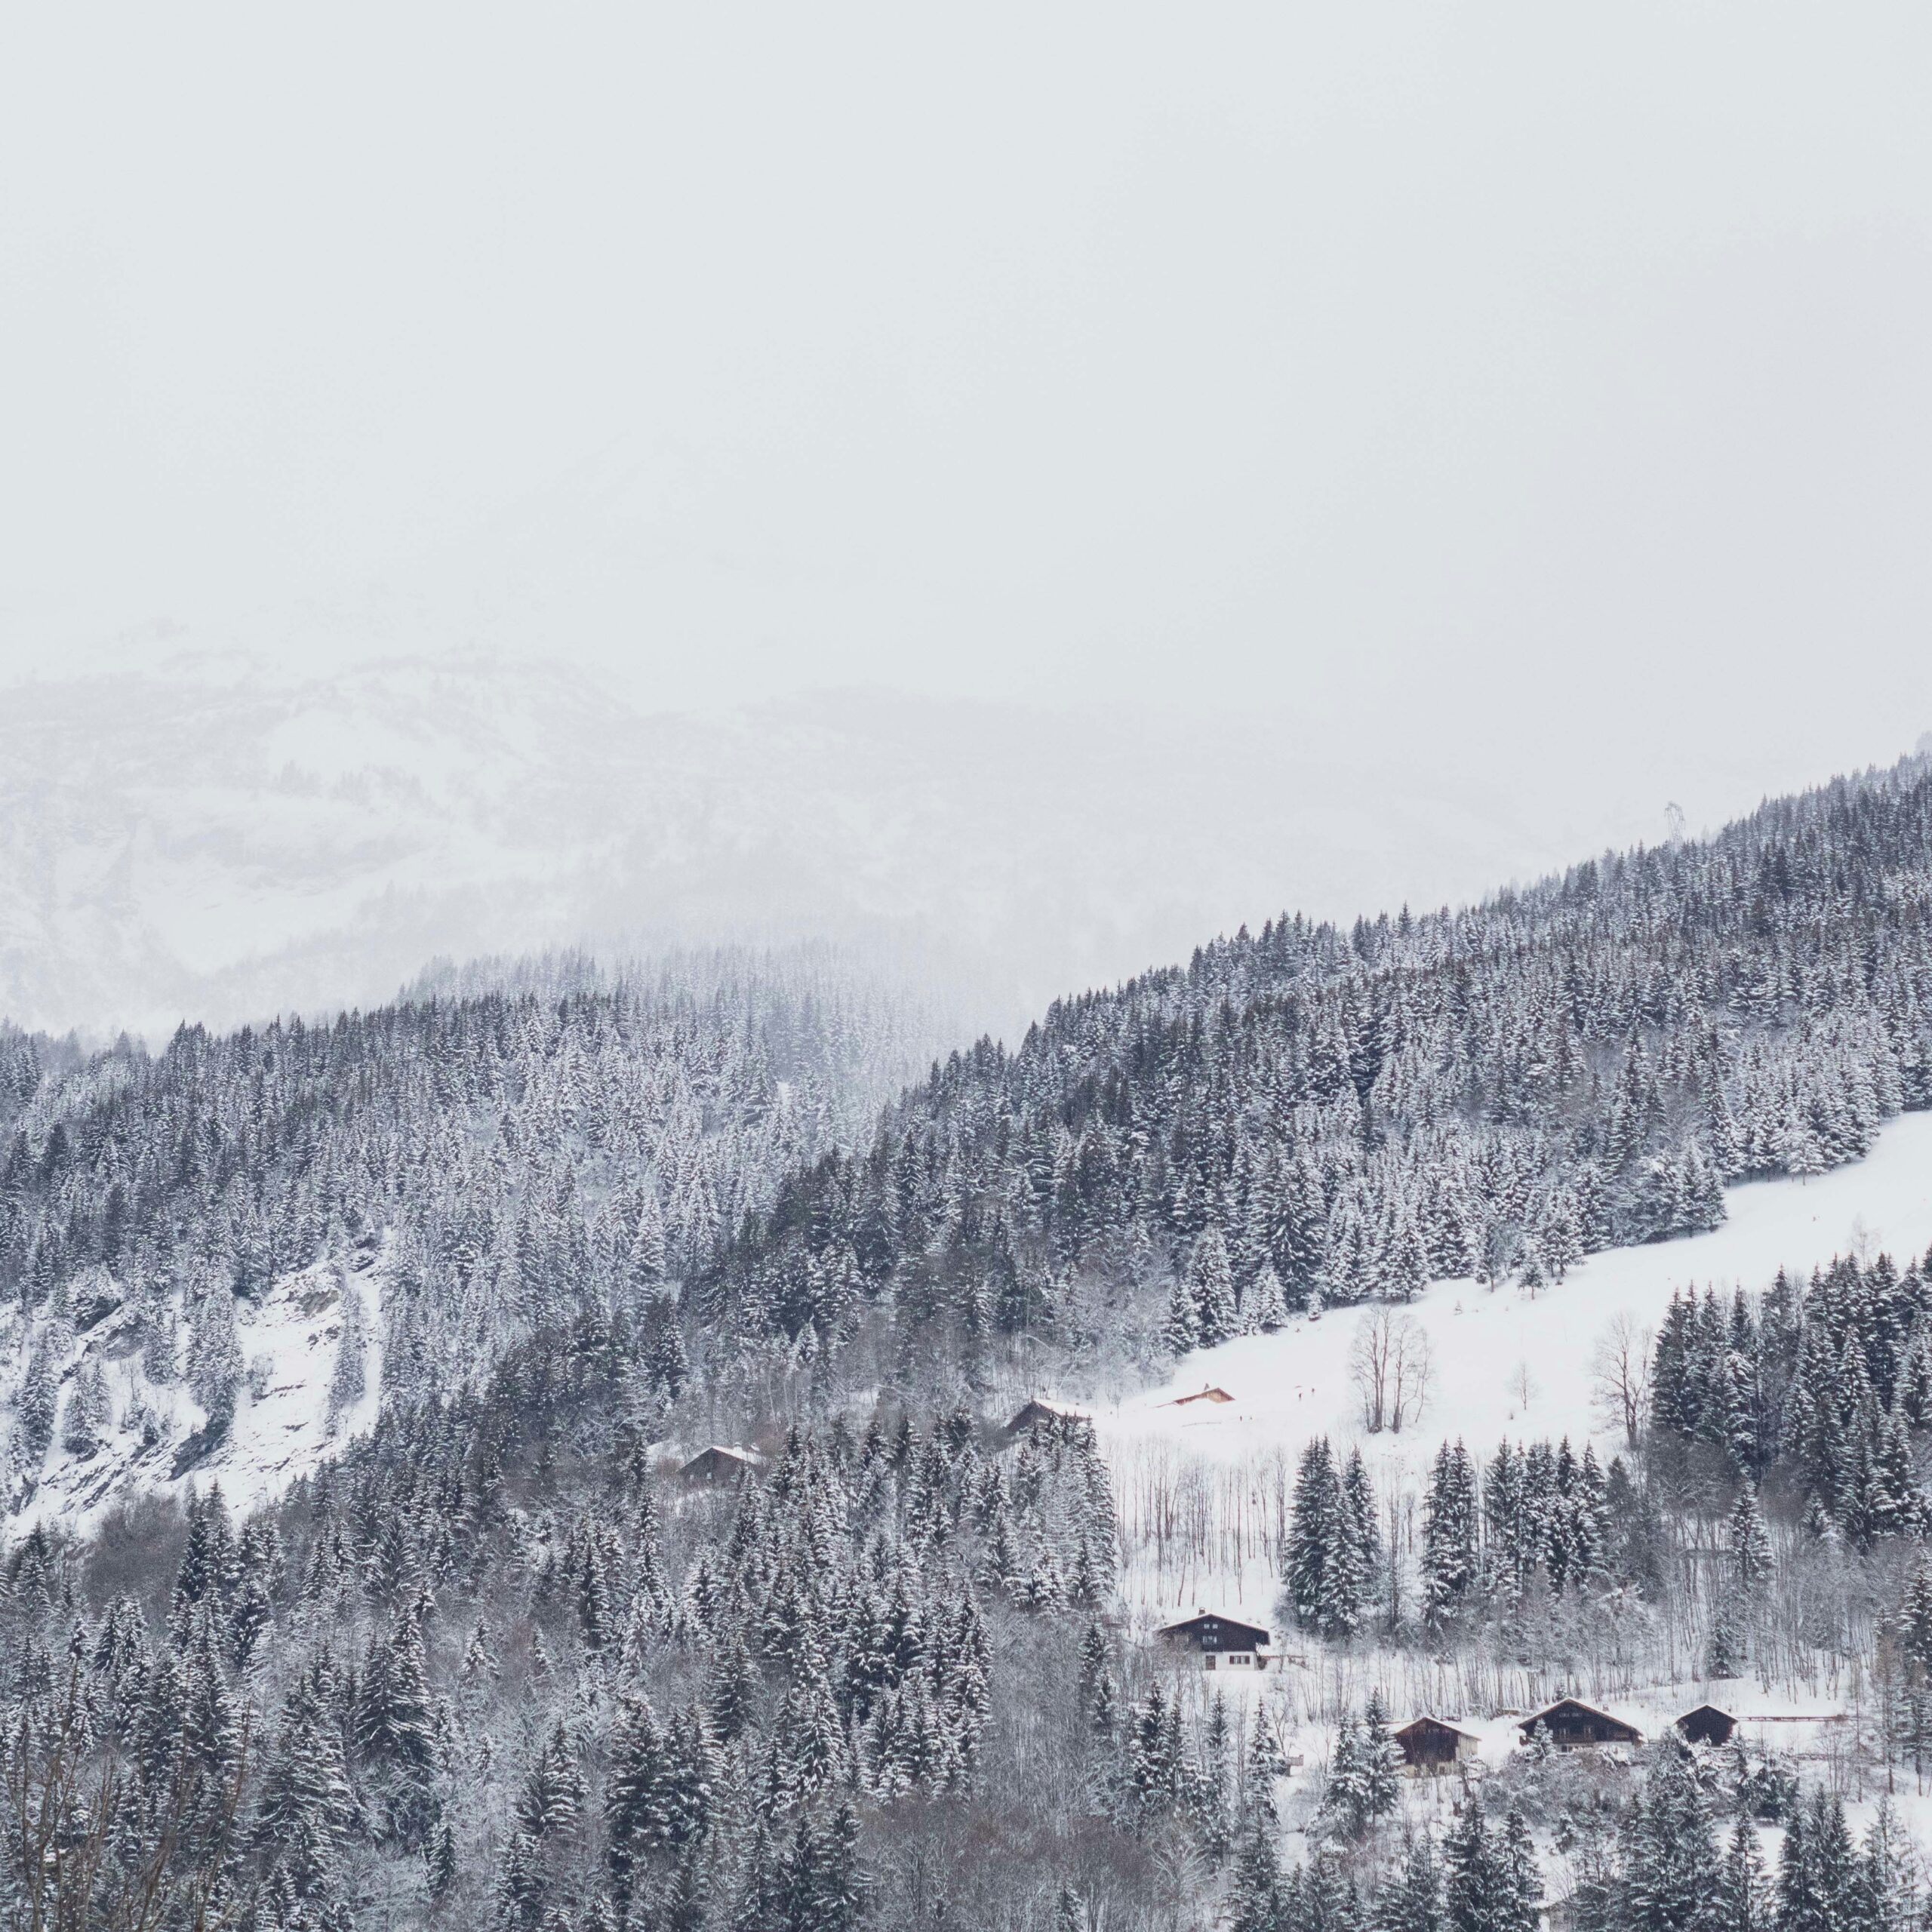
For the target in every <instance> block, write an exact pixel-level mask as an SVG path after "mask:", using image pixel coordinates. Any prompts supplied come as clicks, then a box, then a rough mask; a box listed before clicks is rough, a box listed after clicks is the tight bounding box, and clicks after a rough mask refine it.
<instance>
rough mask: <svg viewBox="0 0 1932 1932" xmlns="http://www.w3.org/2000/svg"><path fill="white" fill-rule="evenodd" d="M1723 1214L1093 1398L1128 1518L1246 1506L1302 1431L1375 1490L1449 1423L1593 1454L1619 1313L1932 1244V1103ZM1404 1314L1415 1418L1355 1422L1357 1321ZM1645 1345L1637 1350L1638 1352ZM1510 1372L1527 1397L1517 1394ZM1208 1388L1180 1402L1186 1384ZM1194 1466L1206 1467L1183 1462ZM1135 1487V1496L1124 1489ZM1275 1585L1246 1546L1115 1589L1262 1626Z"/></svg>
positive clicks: (1483, 1435) (1603, 1441)
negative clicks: (1416, 1373) (1600, 1381)
mask: <svg viewBox="0 0 1932 1932" xmlns="http://www.w3.org/2000/svg"><path fill="white" fill-rule="evenodd" d="M1725 1202H1726V1206H1727V1209H1728V1219H1727V1220H1726V1222H1725V1223H1724V1226H1722V1227H1721V1228H1719V1229H1716V1230H1715V1232H1712V1233H1710V1234H1707V1235H1695V1236H1693V1237H1691V1238H1687V1239H1685V1240H1682V1241H1666V1242H1662V1243H1659V1244H1656V1245H1654V1246H1651V1247H1628V1248H1617V1249H1614V1250H1612V1251H1611V1252H1609V1253H1607V1254H1598V1255H1593V1256H1592V1257H1590V1258H1589V1260H1587V1261H1586V1262H1585V1263H1583V1264H1582V1265H1581V1266H1579V1267H1577V1268H1576V1269H1573V1270H1571V1272H1570V1274H1569V1275H1568V1276H1567V1278H1565V1279H1564V1281H1561V1283H1558V1284H1555V1285H1552V1286H1550V1287H1545V1288H1543V1289H1541V1290H1540V1291H1537V1293H1535V1294H1531V1293H1530V1292H1529V1291H1526V1290H1524V1289H1522V1288H1520V1287H1515V1286H1514V1285H1507V1286H1503V1287H1497V1288H1495V1289H1493V1290H1492V1289H1490V1288H1486V1287H1483V1286H1482V1285H1481V1284H1479V1283H1477V1282H1475V1281H1444V1282H1439V1283H1438V1284H1435V1286H1433V1287H1431V1288H1429V1290H1427V1291H1426V1292H1425V1293H1424V1294H1422V1295H1420V1296H1419V1297H1417V1299H1416V1300H1414V1302H1412V1303H1409V1304H1407V1306H1405V1307H1403V1308H1401V1309H1395V1310H1389V1309H1388V1308H1387V1307H1386V1305H1383V1304H1379V1303H1378V1304H1374V1305H1373V1306H1371V1307H1370V1308H1368V1309H1360V1308H1331V1309H1329V1310H1328V1311H1327V1312H1326V1313H1324V1315H1321V1317H1320V1318H1319V1319H1318V1320H1315V1321H1309V1320H1308V1319H1307V1318H1305V1317H1304V1318H1297V1319H1296V1320H1294V1321H1292V1322H1291V1323H1290V1324H1289V1325H1288V1326H1287V1327H1285V1328H1284V1329H1281V1331H1278V1333H1276V1334H1272V1335H1255V1336H1244V1337H1241V1339H1239V1340H1235V1341H1232V1342H1229V1343H1224V1344H1223V1345H1222V1346H1220V1347H1219V1348H1214V1349H1201V1350H1198V1351H1196V1352H1195V1353H1193V1354H1192V1355H1189V1356H1187V1357H1186V1358H1185V1359H1184V1360H1183V1361H1182V1362H1181V1363H1180V1365H1179V1367H1178V1368H1177V1371H1176V1372H1175V1374H1174V1377H1173V1379H1172V1380H1171V1382H1169V1383H1168V1384H1167V1385H1166V1386H1163V1387H1161V1388H1158V1389H1152V1390H1150V1391H1147V1392H1143V1393H1141V1394H1139V1395H1134V1396H1131V1397H1129V1398H1126V1399H1125V1400H1124V1401H1119V1402H1117V1403H1114V1404H1105V1403H1103V1404H1098V1405H1094V1404H1088V1405H1086V1406H1088V1407H1090V1408H1091V1409H1092V1411H1093V1414H1094V1421H1095V1425H1096V1427H1097V1429H1098V1431H1099V1433H1100V1438H1101V1442H1102V1446H1103V1448H1104V1449H1105V1451H1106V1454H1107V1455H1108V1457H1109V1460H1110V1461H1111V1462H1112V1465H1113V1466H1114V1469H1115V1475H1116V1480H1117V1482H1118V1484H1119V1485H1120V1487H1121V1492H1122V1497H1123V1501H1124V1505H1125V1506H1126V1509H1127V1511H1128V1512H1131V1511H1132V1510H1134V1509H1137V1508H1144V1507H1145V1499H1146V1497H1147V1496H1148V1495H1149V1494H1151V1493H1152V1491H1155V1490H1157V1489H1159V1488H1161V1487H1170V1488H1171V1487H1173V1486H1174V1484H1175V1482H1176V1481H1177V1478H1179V1477H1180V1475H1181V1474H1182V1472H1184V1471H1188V1470H1189V1466H1190V1465H1192V1466H1193V1467H1192V1471H1191V1472H1190V1473H1189V1475H1188V1478H1187V1480H1188V1481H1189V1482H1191V1483H1192V1485H1193V1486H1194V1487H1195V1490H1196V1491H1197V1493H1203V1492H1204V1493H1206V1494H1209V1495H1211V1497H1212V1498H1213V1501H1212V1503H1211V1507H1214V1508H1217V1509H1219V1510H1220V1513H1221V1518H1222V1521H1221V1522H1220V1527H1219V1529H1218V1531H1217V1534H1218V1535H1220V1537H1221V1539H1222V1541H1223V1546H1225V1544H1226V1532H1227V1521H1226V1519H1227V1518H1228V1516H1229V1512H1232V1511H1238V1510H1241V1509H1247V1511H1249V1512H1251V1513H1254V1512H1259V1511H1260V1509H1262V1508H1263V1502H1262V1500H1261V1498H1262V1494H1263V1491H1264V1489H1265V1490H1269V1491H1272V1488H1273V1487H1274V1485H1275V1484H1276V1483H1278V1481H1279V1478H1280V1475H1281V1470H1282V1468H1283V1466H1284V1465H1285V1466H1286V1468H1287V1470H1288V1471H1289V1472H1292V1468H1293V1464H1294V1460H1295V1459H1296V1458H1297V1457H1299V1456H1300V1453H1301V1451H1302V1449H1303V1447H1304V1446H1305V1445H1306V1444H1307V1443H1308V1442H1309V1440H1310V1439H1312V1438H1313V1437H1315V1436H1317V1435H1327V1436H1329V1437H1330V1438H1331V1439H1332V1440H1334V1441H1337V1443H1338V1444H1345V1445H1349V1446H1354V1445H1357V1444H1359V1446H1360V1447H1361V1449H1362V1451H1363V1454H1364V1457H1365V1458H1366V1460H1367V1462H1368V1464H1369V1466H1370V1469H1371V1473H1372V1474H1373V1475H1374V1477H1375V1478H1376V1481H1377V1487H1378V1490H1380V1491H1383V1493H1385V1494H1386V1492H1387V1491H1388V1490H1389V1488H1390V1487H1396V1488H1413V1487H1416V1486H1417V1485H1419V1483H1420V1478H1422V1476H1423V1474H1424V1473H1425V1472H1426V1469H1427V1466H1428V1464H1429V1462H1430V1461H1431V1460H1433V1458H1434V1457H1435V1452H1436V1451H1437V1449H1438V1447H1439V1446H1440V1445H1441V1444H1442V1443H1443V1442H1444V1441H1447V1440H1453V1439H1454V1438H1457V1437H1460V1438H1462V1439H1463V1441H1466V1443H1467V1444H1469V1447H1470V1449H1471V1451H1472V1452H1474V1453H1476V1454H1480V1455H1482V1456H1484V1457H1486V1456H1487V1455H1488V1454H1490V1453H1491V1451H1494V1448H1495V1447H1496V1445H1497V1443H1498V1442H1500V1441H1502V1440H1503V1438H1505V1437H1508V1438H1511V1439H1512V1440H1515V1441H1533V1440H1537V1439H1539V1438H1543V1437H1549V1438H1560V1437H1562V1436H1566V1435H1567V1437H1568V1438H1570V1440H1571V1443H1572V1444H1574V1446H1575V1447H1577V1449H1578V1450H1579V1451H1580V1450H1581V1448H1582V1447H1583V1442H1584V1441H1586V1439H1587V1440H1589V1441H1592V1442H1594V1443H1595V1444H1596V1445H1597V1449H1598V1454H1599V1455H1607V1454H1610V1453H1613V1452H1614V1451H1616V1450H1617V1449H1618V1448H1619V1447H1621V1446H1622V1444H1623V1430H1622V1426H1621V1423H1620V1421H1619V1420H1617V1418H1616V1417H1614V1415H1613V1414H1611V1412H1610V1411H1608V1410H1607V1407H1605V1406H1604V1404H1603V1403H1602V1402H1601V1401H1600V1400H1599V1399H1598V1395H1597V1392H1596V1387H1595V1384H1596V1382H1597V1377H1596V1375H1595V1372H1594V1371H1593V1368H1592V1358H1593V1355H1595V1351H1596V1347H1597V1344H1598V1341H1599V1340H1600V1338H1601V1337H1603V1336H1604V1334H1605V1332H1606V1331H1607V1330H1608V1329H1609V1328H1610V1327H1611V1324H1613V1323H1614V1321H1617V1319H1618V1318H1620V1317H1627V1318H1629V1321H1630V1322H1631V1323H1632V1324H1633V1325H1634V1327H1635V1329H1636V1330H1637V1331H1638V1335H1639V1337H1640V1338H1643V1339H1644V1340H1646V1341H1647V1332H1648V1331H1651V1330H1653V1329H1654V1327H1656V1325H1657V1323H1658V1321H1660V1319H1661V1318H1662V1317H1663V1313H1664V1312H1665V1309H1666V1307H1667V1306H1669V1301H1670V1297H1671V1296H1672V1294H1673V1293H1674V1292H1676V1291H1679V1290H1681V1289H1684V1288H1687V1287H1693V1286H1694V1287H1697V1288H1698V1289H1700V1291H1701V1290H1702V1289H1703V1288H1705V1287H1717V1288H1718V1290H1720V1291H1721V1292H1724V1293H1728V1291H1730V1289H1731V1288H1732V1287H1743V1288H1744V1289H1746V1291H1751V1292H1755V1291H1758V1290H1760V1289H1761V1288H1763V1287H1765V1286H1766V1285H1767V1284H1768V1283H1769V1282H1770V1280H1771V1278H1772V1277H1773V1276H1774V1275H1775V1274H1776V1273H1777V1271H1778V1269H1780V1268H1786V1269H1797V1270H1800V1271H1801V1272H1803V1273H1804V1274H1805V1275H1809V1274H1810V1271H1811V1269H1813V1268H1814V1267H1817V1266H1822V1265H1823V1264H1824V1263H1828V1262H1829V1261H1830V1260H1832V1258H1833V1257H1835V1256H1838V1255H1841V1254H1849V1253H1857V1254H1861V1255H1863V1256H1864V1257H1866V1258H1868V1259H1869V1258H1870V1257H1873V1256H1875V1255H1876V1254H1879V1253H1880V1252H1881V1251H1882V1252H1885V1253H1889V1254H1890V1255H1892V1257H1894V1260H1897V1261H1898V1262H1899V1263H1900V1266H1903V1265H1904V1263H1906V1262H1907V1261H1909V1260H1912V1259H1913V1258H1915V1257H1920V1256H1922V1255H1924V1253H1925V1252H1926V1251H1927V1249H1928V1248H1932V1114H1928V1113H1920V1114H1908V1115H1903V1116H1901V1117H1900V1118H1898V1119H1896V1120H1894V1121H1891V1122H1890V1123H1889V1124H1887V1126H1886V1128H1885V1129H1884V1132H1883V1133H1882V1134H1881V1135H1880V1137H1879V1139H1878V1144H1877V1146H1875V1148H1874V1149H1873V1150H1872V1153H1871V1154H1870V1155H1869V1156H1868V1157H1867V1158H1866V1159H1865V1160H1863V1161H1860V1162H1857V1164H1854V1165H1852V1166H1849V1167H1844V1168H1837V1169H1835V1170H1834V1171H1832V1172H1831V1173H1829V1174H1823V1175H1819V1176H1817V1177H1813V1178H1811V1179H1808V1180H1777V1181H1760V1182H1754V1183H1750V1184H1749V1185H1746V1186H1740V1187H1735V1188H1733V1189H1730V1191H1729V1192H1728V1193H1727V1195H1726V1197H1725ZM1390 1312H1392V1313H1394V1314H1395V1315H1396V1316H1397V1317H1398V1318H1400V1317H1401V1316H1404V1315H1406V1316H1407V1317H1409V1318H1412V1319H1413V1320H1414V1322H1415V1323H1416V1324H1417V1326H1418V1327H1419V1328H1420V1331H1422V1333H1423V1335H1424V1336H1426V1338H1427V1342H1428V1346H1429V1355H1430V1378H1429V1395H1428V1398H1427V1401H1426V1404H1425V1405H1424V1407H1423V1411H1422V1413H1421V1414H1420V1417H1419V1418H1417V1420H1416V1421H1415V1422H1414V1423H1412V1424H1411V1426H1408V1427H1406V1428H1404V1429H1403V1430H1402V1431H1401V1432H1400V1433H1399V1434H1393V1433H1391V1432H1388V1431H1386V1430H1385V1431H1383V1432H1382V1433H1380V1434H1379V1435H1371V1434H1370V1433H1369V1432H1367V1429H1365V1427H1364V1422H1363V1417H1362V1412H1361V1404H1360V1401H1359V1398H1358V1396H1357V1395H1356V1392H1355V1388H1354V1386H1353V1383H1352V1379H1351V1376H1350V1373H1349V1354H1350V1351H1351V1349H1352V1347H1353V1346H1354V1343H1355V1337H1356V1333H1357V1331H1358V1327H1359V1326H1360V1325H1361V1323H1362V1322H1363V1321H1364V1320H1365V1319H1368V1318H1372V1317H1373V1316H1374V1315H1379V1314H1384V1313H1390ZM1644 1353H1645V1354H1646V1355H1647V1346H1646V1348H1645V1349H1644ZM1526 1386H1527V1400H1526V1399H1525V1389H1526ZM1209 1388H1213V1389H1219V1390H1220V1391H1222V1392H1225V1393H1226V1395H1229V1397H1231V1398H1232V1400H1230V1401H1226V1402H1217V1401H1211V1400H1206V1401H1183V1400H1182V1398H1185V1397H1187V1396H1189V1395H1198V1394H1199V1393H1200V1392H1201V1391H1202V1390H1203V1389H1209ZM1202 1465H1204V1467H1202ZM1137 1497H1138V1498H1139V1499H1140V1500H1138V1501H1137V1500H1135V1499H1136V1498H1137ZM1275 1587H1276V1586H1275V1580H1274V1577H1273V1575H1272V1571H1271V1570H1270V1568H1269V1566H1268V1565H1267V1564H1266V1563H1263V1562H1257V1561H1255V1560H1254V1558H1252V1557H1249V1558H1247V1559H1245V1560H1242V1559H1241V1558H1239V1557H1238V1555H1237V1556H1232V1557H1226V1558H1224V1559H1223V1561H1219V1562H1217V1561H1214V1559H1213V1558H1211V1557H1210V1558H1207V1559H1206V1560H1204V1561H1201V1562H1199V1563H1197V1564H1192V1565H1181V1566H1178V1567H1177V1566H1175V1565H1174V1564H1171V1563H1170V1564H1168V1566H1166V1567H1165V1568H1164V1570H1163V1571H1161V1573H1159V1574H1155V1573H1154V1572H1153V1571H1151V1570H1147V1569H1143V1570H1141V1571H1139V1572H1138V1573H1137V1575H1136V1577H1134V1579H1133V1580H1132V1581H1131V1590H1132V1592H1133V1593H1134V1595H1136V1596H1137V1598H1139V1599H1140V1605H1141V1607H1142V1608H1143V1610H1144V1611H1145V1612H1146V1614H1149V1615H1154V1614H1164V1613H1167V1612H1170V1611H1180V1610H1183V1609H1192V1608H1193V1607H1195V1605H1196V1601H1197V1599H1198V1598H1199V1597H1200V1596H1201V1593H1202V1592H1212V1593H1213V1595H1214V1602H1215V1604H1216V1605H1217V1607H1220V1608H1221V1609H1223V1610H1225V1611H1227V1612H1229V1614H1232V1615H1235V1616H1241V1617H1248V1618H1250V1619H1251V1620H1253V1621H1255V1622H1257V1623H1267V1622H1268V1621H1269V1616H1270V1614H1271V1612H1272V1608H1273V1606H1274V1601H1275Z"/></svg>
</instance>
